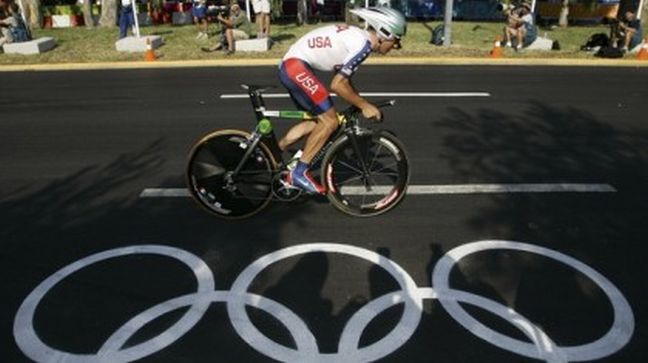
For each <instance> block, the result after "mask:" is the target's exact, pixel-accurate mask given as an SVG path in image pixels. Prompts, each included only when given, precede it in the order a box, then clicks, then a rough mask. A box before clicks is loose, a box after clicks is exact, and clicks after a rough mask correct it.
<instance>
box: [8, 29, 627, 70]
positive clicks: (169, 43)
mask: <svg viewBox="0 0 648 363" xmlns="http://www.w3.org/2000/svg"><path fill="white" fill-rule="evenodd" d="M438 24H440V22H438V21H437V22H427V23H423V22H412V23H410V24H409V28H408V34H407V37H406V38H405V40H404V41H403V46H404V48H403V49H401V50H399V51H393V52H391V53H390V54H389V55H388V57H403V56H405V57H440V58H443V57H447V58H452V57H469V58H471V57H473V58H483V57H486V56H487V55H488V53H489V51H490V50H491V49H492V47H493V43H494V40H495V36H496V35H497V34H501V33H502V27H503V24H502V23H493V22H454V23H453V28H452V38H453V44H452V45H451V46H450V47H439V46H434V45H432V44H430V43H429V41H430V38H431V33H432V29H433V28H434V27H435V26H436V25H438ZM318 26H321V24H318V25H303V26H296V25H293V24H274V25H273V27H272V39H273V40H274V44H273V46H272V49H271V50H269V51H267V52H246V53H243V52H239V53H235V54H233V55H229V56H227V55H225V53H224V52H214V53H205V52H202V51H201V50H200V47H204V46H209V45H212V44H214V42H215V41H216V35H217V28H216V26H215V25H212V26H211V28H210V38H209V39H207V40H201V41H198V40H195V36H196V34H197V33H196V28H195V27H194V26H190V25H185V26H171V25H160V26H150V27H142V28H141V33H142V35H160V36H162V37H163V39H164V42H165V44H164V45H163V46H162V47H161V48H159V49H157V50H156V53H157V55H158V57H159V61H161V62H163V61H184V60H211V59H229V58H233V59H241V58H243V59H256V58H280V57H281V56H283V54H284V53H285V52H286V51H287V50H288V47H289V46H290V45H291V44H292V43H293V42H294V41H295V40H296V39H298V38H299V37H300V36H302V35H303V34H305V33H306V32H308V31H309V30H312V29H313V28H315V27H318ZM607 31H608V28H607V27H605V26H602V25H597V26H573V27H569V28H547V29H542V28H541V29H540V32H539V33H540V35H541V36H546V37H548V38H550V39H552V40H558V41H559V43H560V46H561V50H559V51H530V50H524V51H522V52H515V51H513V50H512V49H505V56H506V57H507V58H520V59H524V58H548V59H556V58H568V59H590V58H593V55H592V54H591V53H588V52H583V51H580V46H581V45H582V44H584V43H585V42H586V40H587V38H589V36H590V35H592V34H594V33H598V32H607ZM34 35H35V37H43V36H49V37H53V38H55V39H56V41H57V44H58V45H57V47H56V48H55V49H53V50H51V51H49V52H45V53H42V54H38V55H29V56H25V55H13V54H0V64H5V65H9V64H45V63H94V62H126V61H141V60H142V59H143V54H142V53H126V52H118V51H117V50H116V49H115V41H116V40H117V37H118V29H117V28H85V27H76V28H61V29H42V30H37V31H35V34H34ZM626 57H628V58H634V57H633V56H631V55H628V56H626Z"/></svg>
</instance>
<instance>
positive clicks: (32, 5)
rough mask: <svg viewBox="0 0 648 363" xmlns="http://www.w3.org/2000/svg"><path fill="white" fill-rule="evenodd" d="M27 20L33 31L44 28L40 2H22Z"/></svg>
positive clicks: (36, 0) (28, 0)
mask: <svg viewBox="0 0 648 363" xmlns="http://www.w3.org/2000/svg"><path fill="white" fill-rule="evenodd" d="M22 6H23V11H24V15H25V19H27V23H28V25H29V27H30V28H31V29H36V28H38V29H40V28H41V26H42V20H43V16H42V14H41V11H40V8H41V2H40V0H22Z"/></svg>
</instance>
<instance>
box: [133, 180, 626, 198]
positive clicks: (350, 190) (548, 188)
mask: <svg viewBox="0 0 648 363" xmlns="http://www.w3.org/2000/svg"><path fill="white" fill-rule="evenodd" d="M616 191H617V190H616V189H615V188H614V187H613V186H611V185H609V184H575V183H561V184H463V185H462V184H458V185H410V186H409V187H408V188H407V194H409V195H433V194H486V193H490V194H493V193H614V192H616ZM386 192H388V190H386V189H385V187H374V188H372V190H370V191H367V190H365V188H363V187H345V193H346V194H354V195H374V194H386ZM189 196H190V194H189V190H187V189H185V188H146V189H144V190H143V191H142V192H141V193H140V198H177V197H189Z"/></svg>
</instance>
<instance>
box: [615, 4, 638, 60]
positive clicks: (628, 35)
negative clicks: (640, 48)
mask: <svg viewBox="0 0 648 363" xmlns="http://www.w3.org/2000/svg"><path fill="white" fill-rule="evenodd" d="M641 33H642V29H641V21H640V20H639V19H637V15H635V12H634V11H632V10H628V11H626V12H625V14H624V16H623V20H622V21H620V22H619V27H618V34H617V36H618V38H619V40H620V41H621V42H622V43H621V44H622V46H621V50H623V51H624V52H625V51H628V49H633V48H634V47H636V46H637V45H639V43H641V37H642V34H641Z"/></svg>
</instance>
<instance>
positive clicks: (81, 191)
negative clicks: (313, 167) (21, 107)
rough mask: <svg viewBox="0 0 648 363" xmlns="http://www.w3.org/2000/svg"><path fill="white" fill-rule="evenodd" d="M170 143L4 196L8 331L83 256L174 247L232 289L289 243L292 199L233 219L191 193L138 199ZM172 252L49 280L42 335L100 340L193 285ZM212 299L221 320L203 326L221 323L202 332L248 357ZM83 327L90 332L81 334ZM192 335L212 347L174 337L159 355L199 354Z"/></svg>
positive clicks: (60, 342)
mask: <svg viewBox="0 0 648 363" xmlns="http://www.w3.org/2000/svg"><path fill="white" fill-rule="evenodd" d="M168 147H169V146H168V143H167V142H166V141H165V140H164V139H157V140H155V141H153V142H151V143H149V144H148V145H146V146H144V147H143V148H141V149H139V150H136V151H132V152H125V153H123V154H121V155H117V156H115V157H114V159H113V160H112V161H110V162H107V163H105V164H94V165H86V166H80V167H79V169H78V170H76V171H73V172H71V173H69V174H68V175H65V176H62V177H59V178H55V179H52V180H51V181H47V182H44V183H36V184H23V185H21V184H17V185H16V186H15V187H14V188H12V190H10V191H6V192H3V193H2V195H0V225H1V231H0V240H2V241H3V249H2V252H0V260H1V261H2V265H3V271H5V272H3V273H2V274H1V275H2V277H1V278H0V282H2V284H3V286H5V289H4V293H3V294H2V297H3V299H4V301H5V304H4V308H3V309H2V310H1V311H0V317H1V318H2V321H3V324H2V326H3V331H4V332H5V334H7V333H8V332H11V331H12V329H11V328H10V327H9V326H8V325H9V324H10V323H12V322H13V321H14V318H15V314H16V312H17V310H18V307H19V306H20V304H21V303H22V302H23V300H24V299H25V298H26V297H27V296H28V295H29V293H30V292H31V291H32V290H33V289H34V288H35V287H36V286H37V285H38V284H40V283H41V282H43V281H44V280H45V279H46V278H47V277H48V276H50V275H52V274H53V273H54V272H56V271H57V270H59V269H61V268H63V267H65V266H69V265H70V264H72V263H74V262H75V261H78V260H80V259H82V258H85V257H88V256H90V255H93V254H96V253H99V252H103V251H108V250H113V249H116V248H122V247H130V246H140V245H155V246H169V247H174V248H178V249H181V250H185V251H187V252H190V253H192V254H194V255H196V256H198V257H199V258H200V259H201V260H203V261H204V262H205V263H206V264H207V266H209V269H210V270H211V273H212V274H213V276H214V280H215V285H216V286H215V288H216V289H217V290H218V289H223V290H226V289H229V288H230V286H231V284H232V282H233V281H234V280H235V278H236V277H238V274H239V273H240V271H241V270H242V269H244V268H245V267H246V266H247V265H248V264H249V263H250V262H251V261H253V260H254V259H256V258H257V257H258V256H259V255H260V254H263V253H265V252H267V251H274V250H276V249H278V248H280V247H281V246H282V245H283V241H282V238H281V235H282V228H283V224H285V222H286V221H292V222H293V223H297V222H298V221H299V220H300V219H301V217H300V216H299V215H298V214H299V213H300V212H302V213H303V212H304V208H301V209H296V208H293V209H288V208H285V209H282V210H281V212H280V213H278V216H279V218H277V217H276V216H275V217H269V216H270V214H266V215H265V216H264V217H262V218H255V219H249V220H241V221H234V222H232V221H225V220H220V219H216V218H214V217H213V216H211V215H209V214H207V213H205V212H204V211H202V210H201V209H200V208H199V207H198V206H197V205H194V203H193V202H192V201H191V200H189V199H188V198H161V199H158V198H148V199H142V198H140V196H139V193H140V192H141V190H142V189H140V188H138V189H135V190H133V189H132V188H133V187H134V186H135V187H137V186H141V185H144V186H147V184H148V182H147V180H150V179H151V178H155V176H161V175H164V173H165V168H164V166H165V165H166V163H167V162H168V160H167V158H166V156H165V155H166V154H168V153H169V150H168ZM177 180H178V178H176V177H168V178H167V179H166V180H164V181H163V182H162V183H161V184H162V185H166V184H170V183H171V184H174V185H175V186H177V185H178V184H177ZM169 257H171V256H166V257H165V256H163V255H160V256H156V255H141V254H134V253H132V254H127V255H125V256H123V257H120V258H113V259H110V260H106V261H102V262H98V263H95V264H92V265H89V266H87V267H85V268H82V269H81V270H79V271H78V272H76V273H74V274H72V275H70V276H68V277H67V278H65V280H64V281H62V282H61V283H60V284H58V285H56V286H53V287H52V288H51V289H50V291H49V292H48V294H47V298H46V301H43V304H42V305H43V306H44V307H45V308H44V309H39V313H38V314H37V315H36V317H35V323H34V325H35V326H36V329H37V333H38V335H39V337H41V338H42V339H43V340H44V341H46V342H48V343H50V344H54V345H57V346H61V347H65V348H64V350H68V349H69V350H71V351H83V350H88V349H92V347H96V346H97V342H98V341H101V339H102V337H103V339H105V337H107V336H110V334H112V333H113V332H114V331H116V329H118V328H119V327H120V326H121V325H122V324H123V323H124V322H125V321H127V320H128V319H129V318H131V317H133V316H135V315H137V314H138V313H139V312H142V311H144V310H146V309H148V308H150V307H152V306H154V305H156V304H158V303H160V302H161V301H165V300H167V299H169V298H170V297H173V296H181V295H183V294H187V293H190V292H192V291H195V289H196V280H195V279H196V278H195V277H193V276H191V274H188V273H187V272H188V271H189V272H190V271H191V270H188V269H187V267H186V266H184V265H183V264H181V263H177V262H175V261H174V259H173V258H169ZM214 305H215V306H216V305H218V307H216V308H215V309H214V311H216V312H220V313H219V314H217V316H216V317H213V318H214V319H213V321H211V320H210V319H211V318H212V317H211V314H208V315H209V316H210V317H204V318H203V319H204V320H206V321H207V323H205V324H204V325H200V327H196V328H195V331H196V332H204V331H203V330H202V327H203V326H205V327H208V328H214V330H213V331H212V332H210V333H209V334H207V333H206V334H205V335H204V336H209V337H213V333H214V332H219V331H220V332H222V337H221V338H222V342H223V345H220V344H219V345H218V347H213V348H214V349H215V351H214V352H213V353H214V354H225V353H226V351H231V352H235V351H239V352H241V353H242V354H243V356H249V355H250V354H251V349H250V347H249V346H247V345H246V344H245V343H244V342H243V341H242V340H241V339H240V338H239V337H238V336H237V335H236V334H234V333H233V332H232V330H231V327H229V326H228V325H227V323H225V324H223V320H222V319H225V321H226V319H227V314H226V312H224V311H222V310H220V309H223V308H224V304H222V303H214ZM174 314H177V312H175V313H174ZM174 314H170V315H169V316H168V317H164V318H163V319H161V320H160V321H156V322H155V323H154V324H152V325H151V327H147V328H146V329H144V330H145V331H144V332H143V333H142V334H144V335H146V334H150V333H151V332H153V333H154V334H158V333H159V332H160V331H164V329H166V328H165V327H164V321H165V319H169V318H171V319H173V318H174V316H176V315H174ZM160 324H161V325H160ZM223 327H226V329H223ZM150 329H153V331H151V330H150ZM155 329H157V333H155ZM79 331H83V332H85V333H84V334H81V335H78V336H77V335H76V334H75V332H79ZM147 332H149V333H147ZM6 338H7V339H5V340H6V341H13V339H11V337H6ZM210 339H211V338H210ZM194 344H201V354H202V352H204V351H209V348H210V346H213V345H210V344H205V341H203V340H201V339H196V340H195V341H194V342H192V343H189V344H182V343H179V342H175V343H174V344H172V346H171V347H170V348H168V349H166V350H162V351H161V352H158V353H156V354H153V355H152V356H151V357H152V358H153V359H161V360H167V359H175V358H173V357H176V356H177V355H178V354H179V355H191V354H195V351H196V349H195V346H194ZM89 347H90V348H89ZM97 349H98V348H97ZM207 354H208V353H207ZM4 356H5V358H6V359H8V360H14V361H19V360H23V359H24V355H23V354H22V353H21V352H20V351H19V349H18V347H17V346H15V345H14V346H12V347H11V348H8V349H5V350H4Z"/></svg>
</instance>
